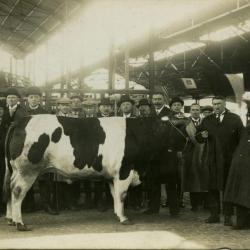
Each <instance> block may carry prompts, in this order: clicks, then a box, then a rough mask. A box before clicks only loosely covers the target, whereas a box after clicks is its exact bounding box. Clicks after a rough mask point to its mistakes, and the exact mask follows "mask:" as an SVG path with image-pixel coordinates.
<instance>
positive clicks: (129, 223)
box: [121, 219, 134, 226]
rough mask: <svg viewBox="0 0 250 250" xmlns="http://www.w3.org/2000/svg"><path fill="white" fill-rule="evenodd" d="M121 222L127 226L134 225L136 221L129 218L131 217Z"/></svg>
mask: <svg viewBox="0 0 250 250" xmlns="http://www.w3.org/2000/svg"><path fill="white" fill-rule="evenodd" d="M121 224H122V225H125V226H126V225H134V223H133V222H132V221H131V220H129V219H127V220H124V221H122V222H121Z"/></svg>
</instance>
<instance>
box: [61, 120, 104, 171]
mask: <svg viewBox="0 0 250 250" xmlns="http://www.w3.org/2000/svg"><path fill="white" fill-rule="evenodd" d="M57 119H58V121H59V122H60V124H61V125H62V127H63V131H64V134H65V135H66V136H69V138H70V143H71V145H72V147H73V152H74V156H75V160H74V163H73V164H74V166H75V167H77V168H79V169H82V168H84V166H85V165H87V166H88V167H91V166H92V167H93V168H94V169H95V170H96V171H101V170H102V164H101V161H102V156H98V149H99V145H100V144H104V142H105V138H106V135H105V132H104V130H103V128H102V127H101V125H100V121H99V119H98V118H86V119H76V118H69V117H59V116H58V117H57Z"/></svg>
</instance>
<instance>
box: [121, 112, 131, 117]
mask: <svg viewBox="0 0 250 250" xmlns="http://www.w3.org/2000/svg"><path fill="white" fill-rule="evenodd" d="M123 117H125V118H129V117H131V113H129V114H124V113H123Z"/></svg>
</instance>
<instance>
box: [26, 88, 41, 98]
mask: <svg viewBox="0 0 250 250" xmlns="http://www.w3.org/2000/svg"><path fill="white" fill-rule="evenodd" d="M29 95H39V96H42V92H41V90H40V89H39V88H38V87H36V86H32V87H29V88H28V89H27V92H26V96H29Z"/></svg>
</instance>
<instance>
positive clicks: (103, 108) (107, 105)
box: [97, 97, 114, 117]
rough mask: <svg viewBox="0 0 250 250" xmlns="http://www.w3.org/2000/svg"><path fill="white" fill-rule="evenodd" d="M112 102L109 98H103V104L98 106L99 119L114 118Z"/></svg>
mask: <svg viewBox="0 0 250 250" xmlns="http://www.w3.org/2000/svg"><path fill="white" fill-rule="evenodd" d="M112 106H113V104H112V102H111V101H110V99H109V98H106V97H104V98H102V99H101V102H100V103H99V104H98V109H99V110H98V112H97V117H111V116H113V115H114V114H113V109H112Z"/></svg>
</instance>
